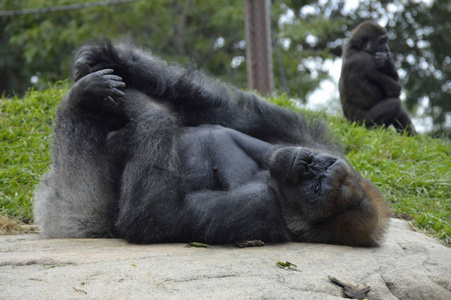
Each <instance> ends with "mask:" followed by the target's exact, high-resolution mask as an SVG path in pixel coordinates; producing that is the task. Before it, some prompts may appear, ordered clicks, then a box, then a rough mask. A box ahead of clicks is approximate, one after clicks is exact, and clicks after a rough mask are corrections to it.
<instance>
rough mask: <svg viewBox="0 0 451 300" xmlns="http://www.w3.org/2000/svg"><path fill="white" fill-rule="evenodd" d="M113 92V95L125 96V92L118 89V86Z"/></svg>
mask: <svg viewBox="0 0 451 300" xmlns="http://www.w3.org/2000/svg"><path fill="white" fill-rule="evenodd" d="M111 94H112V96H114V97H124V96H125V93H124V92H123V91H121V90H118V89H116V88H112V89H111Z"/></svg>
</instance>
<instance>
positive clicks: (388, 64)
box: [374, 52, 399, 80]
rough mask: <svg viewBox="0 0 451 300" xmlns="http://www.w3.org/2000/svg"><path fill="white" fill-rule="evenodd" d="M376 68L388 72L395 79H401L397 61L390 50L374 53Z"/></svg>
mask: <svg viewBox="0 0 451 300" xmlns="http://www.w3.org/2000/svg"><path fill="white" fill-rule="evenodd" d="M374 61H375V63H376V68H377V69H379V70H380V71H381V72H383V73H385V74H387V75H388V76H390V77H391V78H393V79H394V80H399V76H398V71H396V66H395V61H394V60H393V58H392V57H391V53H390V52H376V54H375V55H374Z"/></svg>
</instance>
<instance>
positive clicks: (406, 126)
mask: <svg viewBox="0 0 451 300" xmlns="http://www.w3.org/2000/svg"><path fill="white" fill-rule="evenodd" d="M374 124H375V125H378V126H390V125H393V126H394V127H395V129H396V130H397V131H404V130H406V131H407V133H408V134H410V135H412V134H415V129H414V127H413V124H412V121H411V120H410V118H409V116H408V115H407V113H406V112H405V111H404V109H403V107H402V103H401V100H399V98H389V99H385V100H383V101H381V102H379V103H377V104H376V105H374V106H373V107H372V108H371V109H370V110H369V111H368V112H367V114H366V115H365V125H366V126H367V127H372V126H374Z"/></svg>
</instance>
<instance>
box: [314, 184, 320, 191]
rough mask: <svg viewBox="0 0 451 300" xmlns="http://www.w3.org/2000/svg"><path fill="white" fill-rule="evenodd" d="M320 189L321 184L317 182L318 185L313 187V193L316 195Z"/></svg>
mask: <svg viewBox="0 0 451 300" xmlns="http://www.w3.org/2000/svg"><path fill="white" fill-rule="evenodd" d="M320 188H321V182H318V183H317V184H316V185H315V189H314V192H315V193H318V191H319V189H320Z"/></svg>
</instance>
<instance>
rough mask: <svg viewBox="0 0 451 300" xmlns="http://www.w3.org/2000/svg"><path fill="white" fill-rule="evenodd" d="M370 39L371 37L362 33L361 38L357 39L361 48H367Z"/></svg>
mask: <svg viewBox="0 0 451 300" xmlns="http://www.w3.org/2000/svg"><path fill="white" fill-rule="evenodd" d="M368 40H369V37H368V36H367V35H366V34H365V35H362V36H361V37H360V39H358V40H357V42H358V45H359V49H360V50H363V49H365V47H366V44H367V43H368Z"/></svg>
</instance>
